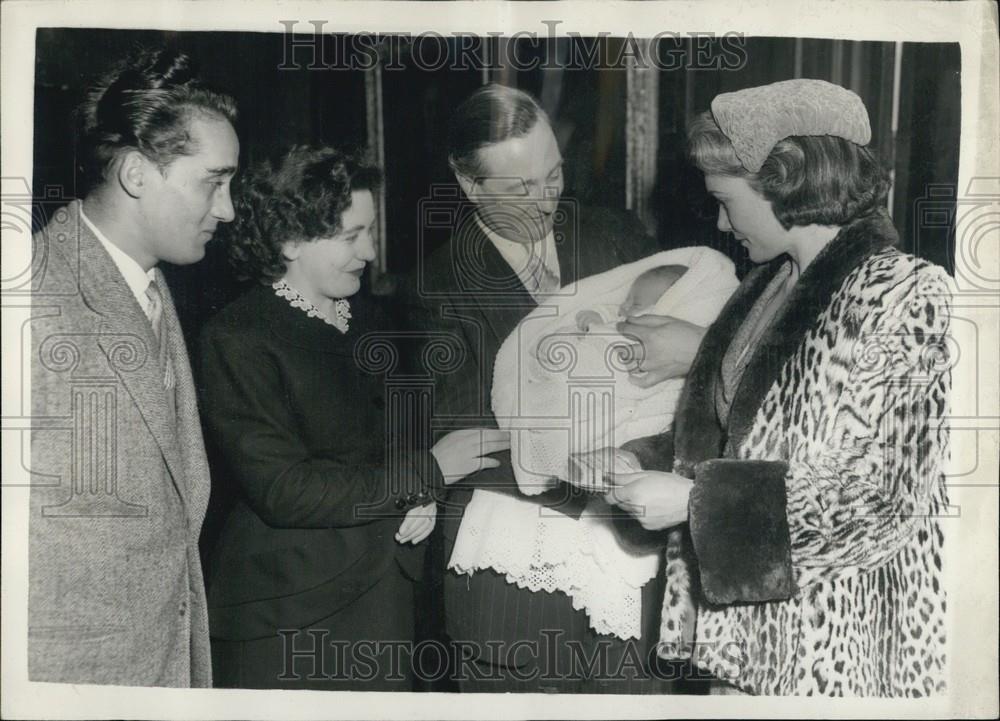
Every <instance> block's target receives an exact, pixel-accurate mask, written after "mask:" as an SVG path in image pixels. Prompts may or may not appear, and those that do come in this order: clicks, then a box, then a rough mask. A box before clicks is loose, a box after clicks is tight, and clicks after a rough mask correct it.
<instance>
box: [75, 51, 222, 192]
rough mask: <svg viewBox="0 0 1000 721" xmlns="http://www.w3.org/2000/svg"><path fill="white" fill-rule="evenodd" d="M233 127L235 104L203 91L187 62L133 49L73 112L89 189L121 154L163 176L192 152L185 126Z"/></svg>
mask: <svg viewBox="0 0 1000 721" xmlns="http://www.w3.org/2000/svg"><path fill="white" fill-rule="evenodd" d="M198 115H202V116H205V117H209V118H218V119H221V120H227V121H229V122H230V123H233V124H235V122H236V102H235V101H234V100H233V99H232V98H231V97H230V96H228V95H224V94H222V93H219V92H216V91H214V90H212V89H210V88H208V87H207V86H205V85H204V84H203V83H202V82H201V80H199V79H198V77H197V76H196V74H195V69H194V67H193V65H192V62H191V59H190V58H189V57H188V56H187V55H185V54H183V53H180V52H178V51H176V50H171V49H167V48H146V47H138V48H136V49H135V50H134V51H133V52H132V53H131V54H130V55H129V57H127V58H126V59H124V60H123V61H122V62H121V63H119V64H118V65H116V66H115V67H114V68H113V69H111V70H110V71H109V72H108V73H107V74H106V75H105V76H104V77H103V78H102V79H101V80H100V82H98V83H97V84H96V85H94V86H93V87H91V88H90V90H89V91H88V94H87V99H86V100H85V101H84V102H83V104H82V105H81V106H80V107H79V108H78V109H77V122H78V123H79V125H80V138H81V148H80V150H81V161H80V164H81V170H82V171H83V177H84V182H85V183H86V184H87V186H88V188H93V187H94V186H96V185H99V184H100V183H102V182H104V181H105V180H106V179H107V175H108V171H109V170H110V168H111V166H112V164H113V162H114V160H115V158H117V157H118V156H119V154H120V153H121V152H122V151H126V150H132V149H135V150H138V151H139V152H141V153H142V154H143V155H145V156H146V157H147V158H149V159H150V160H152V161H153V162H155V163H156V164H157V166H158V167H159V168H160V169H161V170H162V169H163V168H165V167H166V166H167V165H169V164H170V163H171V162H172V161H173V160H175V159H176V158H177V157H179V156H181V155H191V154H192V153H195V152H197V150H198V149H197V148H194V147H192V144H191V133H190V121H191V119H192V118H193V117H197V116H198Z"/></svg>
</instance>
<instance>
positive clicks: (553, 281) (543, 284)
mask: <svg viewBox="0 0 1000 721" xmlns="http://www.w3.org/2000/svg"><path fill="white" fill-rule="evenodd" d="M529 263H532V264H533V265H532V268H531V279H532V286H533V287H531V288H529V289H528V290H529V291H530V292H531V295H532V296H533V297H534V298H535V299H536V300H538V299H540V298H544V297H546V296H549V295H552V294H554V293H558V292H559V288H560V287H561V286H560V284H559V278H558V277H557V276H556V274H555V273H553V272H552V271H551V270H549V267H548V266H547V265H546V264H545V262H544V261H543V260H542V259H541V258H540V257H538V256H537V255H535V254H532V257H531V260H530V261H529Z"/></svg>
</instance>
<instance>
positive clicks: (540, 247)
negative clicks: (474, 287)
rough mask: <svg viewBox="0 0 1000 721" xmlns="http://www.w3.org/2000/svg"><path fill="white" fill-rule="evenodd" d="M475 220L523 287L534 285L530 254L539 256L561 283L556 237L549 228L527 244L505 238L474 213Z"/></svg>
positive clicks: (533, 265)
mask: <svg viewBox="0 0 1000 721" xmlns="http://www.w3.org/2000/svg"><path fill="white" fill-rule="evenodd" d="M476 222H477V223H479V227H480V228H482V229H483V232H484V233H485V234H486V237H487V238H489V239H490V242H491V243H493V246H494V247H495V248H496V249H497V251H498V252H499V253H500V255H501V256H502V257H503V259H504V260H505V261H506V262H507V265H509V266H510V267H511V270H513V271H514V272H515V273H517V278H518V280H520V281H521V285H523V286H524V287H525V288H528V289H529V290H530V289H532V288H533V287H534V277H533V275H532V269H533V268H534V267H535V264H534V263H533V262H530V261H531V257H532V255H536V256H538V257H539V258H541V260H542V262H543V263H545V267H546V268H547V269H548V271H549V272H550V273H552V275H553V276H555V277H556V278H557V279H559V280H560V285H562V280H561V276H560V275H559V257H558V256H557V255H556V239H555V235H554V234H553V232H552V231H551V230H550V231H549V232H548V234H547V235H546V236H545V237H544V238H542V240H541V241H540V242H538V243H531V244H530V245H529V244H527V243H518V242H516V241H513V240H507V239H506V238H504V237H502V236H500V235H497V234H496V233H494V232H493V231H492V230H491V229H490V228H489V227H488V226H487V225H486V223H484V222H483V221H482V220H480V219H479V216H478V215H476Z"/></svg>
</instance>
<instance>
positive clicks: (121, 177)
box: [116, 150, 153, 198]
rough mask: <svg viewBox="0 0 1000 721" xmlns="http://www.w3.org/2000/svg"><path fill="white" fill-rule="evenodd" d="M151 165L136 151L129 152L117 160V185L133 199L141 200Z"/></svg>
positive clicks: (146, 185)
mask: <svg viewBox="0 0 1000 721" xmlns="http://www.w3.org/2000/svg"><path fill="white" fill-rule="evenodd" d="M152 169H153V166H152V163H150V162H149V160H148V159H147V158H146V156H144V155H143V154H142V153H140V152H139V151H138V150H129V151H127V152H125V153H123V154H122V155H121V157H120V158H119V160H118V167H117V169H116V175H117V177H118V184H119V185H120V186H121V187H122V190H124V191H125V192H126V193H128V194H129V195H130V196H132V197H133V198H141V197H142V195H143V193H144V192H145V191H146V188H147V187H148V184H149V180H150V178H149V172H150V170H152Z"/></svg>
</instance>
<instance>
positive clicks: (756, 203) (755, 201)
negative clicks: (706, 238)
mask: <svg viewBox="0 0 1000 721" xmlns="http://www.w3.org/2000/svg"><path fill="white" fill-rule="evenodd" d="M705 189H706V190H708V192H709V193H710V194H711V195H712V196H713V197H715V199H716V200H718V201H719V220H718V228H719V230H721V231H722V232H724V233H732V234H733V235H734V236H735V237H736V239H737V240H739V241H740V243H741V244H742V245H743V246H744V247H745V248H746V249H747V252H748V253H749V254H750V260H752V261H753V262H754V263H766V262H767V261H769V260H773V259H774V258H777V257H778V256H779V255H781V254H782V253H787V252H789V250H791V248H792V242H791V237H790V235H789V232H788V231H787V230H785V229H784V228H783V227H782V225H781V223H780V222H778V219H777V217H775V215H774V211H773V210H772V208H771V202H770V201H769V200H767V198H765V197H764V196H763V195H761V194H760V193H758V192H757V191H756V190H754V189H753V188H752V187H750V183H749V182H747V179H746V178H738V177H733V176H729V175H706V176H705Z"/></svg>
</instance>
